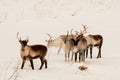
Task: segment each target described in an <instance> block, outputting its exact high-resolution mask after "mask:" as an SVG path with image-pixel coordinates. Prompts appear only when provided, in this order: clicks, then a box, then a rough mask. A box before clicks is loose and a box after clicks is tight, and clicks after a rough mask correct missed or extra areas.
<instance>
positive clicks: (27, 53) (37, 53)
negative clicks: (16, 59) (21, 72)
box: [19, 40, 47, 69]
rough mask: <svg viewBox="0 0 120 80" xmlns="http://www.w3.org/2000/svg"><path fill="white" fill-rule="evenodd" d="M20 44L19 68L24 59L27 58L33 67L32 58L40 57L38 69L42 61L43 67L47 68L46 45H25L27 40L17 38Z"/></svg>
mask: <svg viewBox="0 0 120 80" xmlns="http://www.w3.org/2000/svg"><path fill="white" fill-rule="evenodd" d="M19 42H20V44H21V57H22V60H23V62H22V65H21V69H23V67H24V64H25V61H26V60H29V61H30V63H31V67H32V69H34V65H33V59H36V58H40V60H41V66H40V69H42V67H43V65H44V63H45V68H47V60H46V59H45V56H46V54H47V47H46V46H44V45H27V43H28V40H19Z"/></svg>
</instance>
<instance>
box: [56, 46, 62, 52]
mask: <svg viewBox="0 0 120 80" xmlns="http://www.w3.org/2000/svg"><path fill="white" fill-rule="evenodd" d="M61 48H62V45H60V47H59V49H58V53H57V54H59V53H60V51H61Z"/></svg>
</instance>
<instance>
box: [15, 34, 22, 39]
mask: <svg viewBox="0 0 120 80" xmlns="http://www.w3.org/2000/svg"><path fill="white" fill-rule="evenodd" d="M18 35H19V32H17V35H16V37H17V39H18V40H21V37H18Z"/></svg>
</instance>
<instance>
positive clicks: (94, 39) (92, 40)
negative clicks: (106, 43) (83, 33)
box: [86, 34, 103, 58]
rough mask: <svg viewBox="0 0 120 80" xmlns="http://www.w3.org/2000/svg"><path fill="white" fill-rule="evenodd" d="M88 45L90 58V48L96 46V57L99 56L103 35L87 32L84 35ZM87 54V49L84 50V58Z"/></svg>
mask: <svg viewBox="0 0 120 80" xmlns="http://www.w3.org/2000/svg"><path fill="white" fill-rule="evenodd" d="M86 40H87V44H88V47H90V58H92V48H93V47H97V48H98V50H99V51H98V55H97V58H101V47H102V44H103V37H102V36H101V35H91V34H89V35H88V36H87V37H86ZM87 56H88V50H87V51H86V58H87Z"/></svg>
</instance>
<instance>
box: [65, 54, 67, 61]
mask: <svg viewBox="0 0 120 80" xmlns="http://www.w3.org/2000/svg"><path fill="white" fill-rule="evenodd" d="M66 58H67V53H65V61H66Z"/></svg>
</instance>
